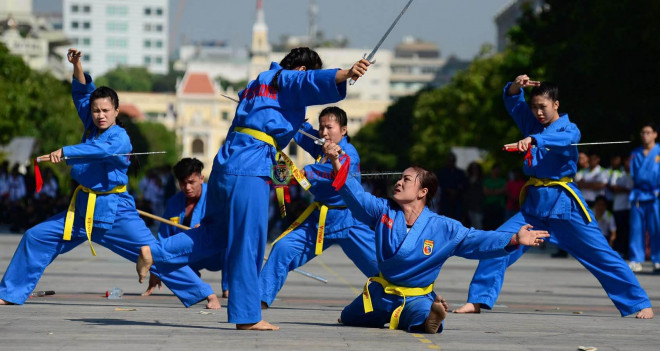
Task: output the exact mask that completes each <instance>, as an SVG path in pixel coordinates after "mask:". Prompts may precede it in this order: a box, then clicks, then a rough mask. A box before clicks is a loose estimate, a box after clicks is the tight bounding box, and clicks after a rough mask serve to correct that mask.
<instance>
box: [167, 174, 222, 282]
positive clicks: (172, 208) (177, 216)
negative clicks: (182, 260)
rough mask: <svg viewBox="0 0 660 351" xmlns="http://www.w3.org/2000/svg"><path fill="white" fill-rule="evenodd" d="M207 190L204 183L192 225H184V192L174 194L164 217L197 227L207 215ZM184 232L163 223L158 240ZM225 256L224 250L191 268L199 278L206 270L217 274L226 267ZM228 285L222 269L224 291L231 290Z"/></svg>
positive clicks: (191, 217)
mask: <svg viewBox="0 0 660 351" xmlns="http://www.w3.org/2000/svg"><path fill="white" fill-rule="evenodd" d="M207 188H208V185H207V184H206V183H203V184H202V195H201V196H200V197H199V200H198V201H197V204H196V205H195V208H193V211H192V213H191V215H190V223H184V222H185V217H186V194H184V193H183V192H182V191H179V192H178V193H176V194H174V195H173V196H172V197H171V198H169V200H167V204H166V206H165V213H164V214H163V217H164V218H166V219H169V220H170V221H172V222H175V223H178V224H182V225H185V226H188V227H191V228H192V227H194V226H196V225H197V224H199V222H201V221H202V218H204V214H205V213H206V194H207ZM182 231H183V230H181V229H180V228H177V227H175V226H172V225H169V224H166V223H161V224H160V227H159V228H158V238H159V240H162V239H164V238H168V237H170V236H172V235H175V234H178V233H181V232H182ZM224 255H225V251H224V250H222V251H221V252H220V253H219V255H218V256H209V257H206V258H203V259H201V260H200V261H197V262H192V263H190V265H189V266H190V268H192V270H193V271H195V274H197V275H198V276H200V275H201V274H200V273H199V271H200V270H202V269H206V270H209V271H212V272H217V271H219V270H221V269H222V267H223V266H224V263H225V258H224ZM228 284H229V283H228V282H227V273H226V270H224V269H222V290H223V291H224V290H229V287H228Z"/></svg>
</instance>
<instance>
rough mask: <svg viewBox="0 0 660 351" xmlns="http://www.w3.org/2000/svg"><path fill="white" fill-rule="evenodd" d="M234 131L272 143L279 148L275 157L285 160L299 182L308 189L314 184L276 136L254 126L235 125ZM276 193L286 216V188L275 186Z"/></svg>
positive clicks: (281, 210) (281, 209) (281, 212)
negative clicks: (282, 148) (278, 144)
mask: <svg viewBox="0 0 660 351" xmlns="http://www.w3.org/2000/svg"><path fill="white" fill-rule="evenodd" d="M234 131H236V132H239V133H243V134H247V135H249V136H251V137H253V138H255V139H257V140H259V141H263V142H264V143H266V144H268V145H271V146H273V147H274V148H275V150H277V154H276V155H275V159H276V160H279V159H280V157H281V158H282V159H283V160H284V163H285V164H286V166H287V168H289V170H291V174H293V177H294V178H295V179H296V181H297V182H298V184H300V186H302V187H303V189H305V190H308V189H309V187H311V186H312V184H310V183H309V181H308V180H307V178H306V177H305V173H303V172H302V171H301V170H300V169H298V167H296V165H295V163H293V161H291V158H289V156H288V155H287V154H285V153H284V152H283V151H282V150H281V149H280V148H279V147H278V146H277V142H276V141H275V138H273V137H272V136H270V135H268V134H266V133H264V132H262V131H260V130H256V129H252V128H245V127H235V128H234ZM275 193H276V195H277V203H278V205H279V208H280V214H281V215H282V217H284V216H286V209H285V207H284V189H283V188H281V187H276V188H275Z"/></svg>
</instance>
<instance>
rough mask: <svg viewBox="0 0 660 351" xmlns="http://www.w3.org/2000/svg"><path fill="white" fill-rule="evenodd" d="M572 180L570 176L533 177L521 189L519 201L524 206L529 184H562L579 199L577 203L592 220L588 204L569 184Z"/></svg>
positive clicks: (588, 218)
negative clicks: (585, 204) (586, 204)
mask: <svg viewBox="0 0 660 351" xmlns="http://www.w3.org/2000/svg"><path fill="white" fill-rule="evenodd" d="M572 182H573V178H570V177H564V178H561V179H559V180H554V179H545V178H535V177H531V178H529V180H528V181H527V183H525V185H524V186H523V188H522V189H521V190H520V198H519V201H520V202H519V203H520V205H521V206H522V204H523V202H524V201H525V198H526V197H527V187H528V186H560V187H562V188H564V189H566V190H567V191H568V192H569V193H570V194H571V196H573V198H575V201H577V203H578V204H580V208H582V212H584V215H585V216H586V217H587V220H588V221H589V222H591V216H589V211H587V208H586V206H584V204H583V203H582V201H581V200H580V197H579V196H578V195H577V194H576V193H575V191H574V190H573V188H571V187H570V186H568V183H572Z"/></svg>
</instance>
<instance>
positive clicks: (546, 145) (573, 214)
mask: <svg viewBox="0 0 660 351" xmlns="http://www.w3.org/2000/svg"><path fill="white" fill-rule="evenodd" d="M510 85H511V83H509V84H507V85H506V86H505V87H504V103H505V106H506V109H507V111H508V112H509V114H510V115H511V116H512V117H513V119H514V121H515V122H516V124H517V125H518V128H520V130H521V131H522V133H523V135H524V136H525V137H528V136H531V137H533V138H534V139H535V140H536V147H533V148H532V151H531V154H532V163H531V165H529V164H528V161H527V160H525V161H524V163H523V172H524V173H525V174H527V175H528V176H530V177H533V179H538V182H537V183H536V184H537V185H536V186H534V185H530V186H527V187H526V188H524V189H523V192H526V198H525V199H524V202H521V204H522V206H521V210H520V212H519V213H518V214H516V215H515V216H513V217H512V218H510V219H509V220H507V221H506V222H505V223H504V224H503V225H502V226H501V227H499V228H498V230H501V231H514V230H517V229H518V228H520V227H521V226H522V225H524V224H525V223H529V224H531V225H532V226H534V229H536V230H547V231H548V232H550V235H551V236H550V237H549V238H548V239H547V240H548V241H549V242H551V243H554V244H556V245H557V246H559V247H560V248H561V249H562V250H565V251H568V252H569V253H570V254H571V255H572V256H573V257H575V258H576V259H577V260H578V261H579V262H580V263H582V265H583V266H584V267H585V268H587V269H588V270H589V272H591V274H593V275H594V276H595V277H596V279H598V281H599V282H600V284H601V285H602V286H603V289H605V292H606V293H607V295H608V296H609V297H610V299H612V302H614V305H615V306H616V308H618V309H619V312H621V315H622V316H626V315H629V314H632V313H635V312H637V311H639V310H641V309H643V308H647V307H651V301H650V300H649V298H648V296H647V295H646V292H645V291H644V289H643V288H642V287H641V286H640V284H639V282H638V281H637V278H636V277H635V275H634V274H633V272H632V271H631V270H630V268H629V267H628V265H627V264H626V263H625V261H623V259H622V258H621V257H620V256H619V254H617V253H616V252H614V250H612V248H611V247H610V246H609V244H608V242H607V239H606V238H605V237H604V236H603V234H602V233H601V231H600V229H599V228H598V224H597V222H596V221H595V217H594V215H593V213H592V212H591V210H589V209H588V208H586V207H584V204H585V200H584V198H583V197H582V194H581V193H580V191H579V190H578V188H577V186H576V185H575V183H574V182H573V181H572V179H571V178H572V177H574V176H575V172H576V169H577V166H576V163H577V159H578V151H577V147H575V146H571V144H574V143H577V142H579V141H580V130H579V129H578V127H577V126H576V125H575V124H573V123H571V122H570V120H569V119H568V115H567V114H561V115H560V116H559V119H557V120H556V121H555V122H553V123H552V124H550V125H549V126H543V125H542V124H541V123H540V122H539V121H538V120H537V119H536V118H535V117H534V115H533V114H532V112H531V110H530V109H529V106H528V105H527V103H526V102H525V97H524V94H523V91H522V88H521V89H520V92H519V93H518V94H516V95H507V91H508V89H509V86H510ZM533 179H532V180H530V182H533ZM551 180H552V181H557V182H559V183H561V181H562V180H563V181H564V183H563V184H558V183H554V184H552V185H551V186H546V185H543V184H542V183H544V182H545V184H547V183H548V182H549V181H551ZM530 182H528V184H529V183H530ZM527 249H528V247H523V248H520V249H518V250H517V251H516V252H514V253H513V254H511V255H510V256H508V257H500V258H495V259H489V260H483V261H481V262H479V266H478V267H477V270H476V272H475V273H474V277H473V278H472V282H471V283H470V290H469V293H468V300H467V301H468V302H470V303H479V304H481V307H484V308H487V309H490V308H492V307H493V305H494V304H495V301H496V300H497V298H498V296H499V294H500V291H501V289H502V283H503V281H504V274H505V271H506V269H507V267H508V266H510V265H512V264H513V263H514V262H515V261H516V260H518V258H520V256H521V255H522V254H523V253H524V252H525V251H527Z"/></svg>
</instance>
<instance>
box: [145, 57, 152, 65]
mask: <svg viewBox="0 0 660 351" xmlns="http://www.w3.org/2000/svg"><path fill="white" fill-rule="evenodd" d="M144 64H145V65H147V66H148V65H150V64H151V56H145V57H144Z"/></svg>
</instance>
